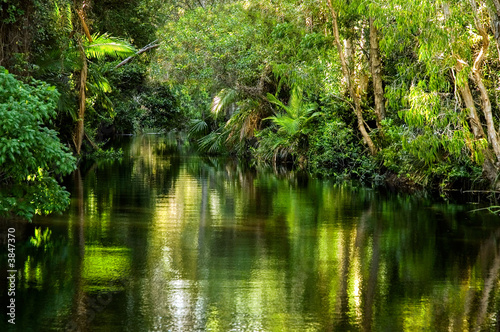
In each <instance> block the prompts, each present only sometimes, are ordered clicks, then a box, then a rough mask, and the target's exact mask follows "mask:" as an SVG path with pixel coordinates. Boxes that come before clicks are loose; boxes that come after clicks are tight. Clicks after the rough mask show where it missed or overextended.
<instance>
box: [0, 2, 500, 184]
mask: <svg viewBox="0 0 500 332" xmlns="http://www.w3.org/2000/svg"><path fill="white" fill-rule="evenodd" d="M499 17H500V5H498V3H497V1H484V0H460V1H455V2H453V3H450V2H447V1H441V0H439V1H425V2H423V3H421V2H420V1H413V0H412V1H406V0H405V1H401V0H387V1H382V2H371V3H368V2H364V1H359V0H353V1H343V0H315V1H306V2H304V1H298V0H281V1H279V2H276V1H256V0H245V1H243V0H242V1H223V0H214V1H198V0H185V1H176V0H168V1H159V0H133V1H128V2H123V1H116V0H108V1H102V2H98V1H90V0H85V1H83V0H82V1H79V0H78V1H70V0H50V1H38V0H31V1H11V2H8V3H7V2H1V3H0V20H1V22H2V25H1V28H0V34H1V40H2V46H1V49H0V50H1V53H0V65H4V66H5V67H6V68H8V69H9V70H10V71H11V72H14V73H16V74H18V75H20V77H22V78H23V79H26V80H28V78H29V77H34V78H37V79H39V80H43V81H46V82H48V83H49V84H51V85H54V86H56V88H57V90H58V91H59V93H60V97H59V100H58V103H57V110H58V112H57V117H56V119H55V124H54V128H55V129H57V130H58V131H59V133H60V136H61V139H62V140H63V141H64V142H66V143H67V144H68V145H70V146H72V148H73V150H74V152H75V154H77V155H79V156H83V157H84V156H85V155H86V154H88V153H93V154H94V155H95V151H96V150H99V149H100V148H101V147H102V146H103V144H105V142H106V141H107V140H109V139H111V138H112V137H113V135H115V134H117V133H127V134H131V133H134V132H141V131H147V130H154V131H156V132H158V131H165V132H166V131H170V130H185V131H187V132H188V133H189V137H190V138H191V140H192V142H193V143H194V145H195V146H196V147H197V148H198V149H199V151H201V152H202V153H208V154H233V155H237V156H239V157H241V158H249V159H251V160H253V161H254V162H256V163H261V164H266V165H274V166H276V165H277V164H280V163H287V164H290V165H293V167H297V168H302V169H307V170H308V171H310V172H311V173H314V174H317V175H319V176H335V177H338V178H339V179H342V180H345V179H349V178H353V179H359V180H362V181H363V182H364V183H366V184H372V185H379V184H383V183H384V181H390V182H391V183H392V184H394V185H397V186H402V185H404V186H409V187H412V188H413V187H421V188H439V189H440V190H441V191H442V192H443V193H444V192H445V191H446V190H447V189H451V188H456V189H463V188H470V187H475V188H480V189H488V188H490V189H491V188H492V189H498V187H499V186H500V184H499V182H498V181H497V180H498V179H497V178H498V176H497V175H498V173H499V165H500V142H499V135H498V127H499V118H498V115H499V111H500V104H499V103H498V100H500V99H499V91H500V90H499V89H498V82H499V80H500V76H499V75H498V72H499V69H500V61H499V59H500V53H499V52H500V51H499V49H500V46H499V45H500V44H499V40H500V37H499V36H500V31H499V30H498V29H499V27H500V18H499ZM28 21H31V22H35V24H30V25H27V24H26V22H28ZM11 41H12V42H11ZM128 56H130V58H128V59H126V60H124V58H126V57H128ZM121 61H123V62H121ZM120 62H121V63H120ZM2 121H4V120H2ZM103 155H105V154H103ZM4 157H5V158H7V157H8V156H7V155H5V156H4Z"/></svg>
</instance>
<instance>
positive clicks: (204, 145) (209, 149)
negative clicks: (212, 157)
mask: <svg viewBox="0 0 500 332" xmlns="http://www.w3.org/2000/svg"><path fill="white" fill-rule="evenodd" d="M225 140H226V139H225V135H223V133H222V132H221V130H220V129H219V130H216V131H212V132H211V133H210V134H208V135H206V136H203V137H202V138H200V139H199V140H198V147H199V149H200V151H203V152H206V153H209V154H219V153H222V152H224V150H225V147H224V141H225Z"/></svg>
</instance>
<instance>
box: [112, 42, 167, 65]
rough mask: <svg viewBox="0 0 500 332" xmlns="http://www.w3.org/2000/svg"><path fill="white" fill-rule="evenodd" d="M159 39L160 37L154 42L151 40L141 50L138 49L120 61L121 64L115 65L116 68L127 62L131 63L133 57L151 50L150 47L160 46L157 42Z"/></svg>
mask: <svg viewBox="0 0 500 332" xmlns="http://www.w3.org/2000/svg"><path fill="white" fill-rule="evenodd" d="M157 41H158V39H157V40H155V41H153V42H151V43H149V44H147V45H146V46H144V47H143V48H141V49H140V50H139V51H137V52H136V53H135V54H134V55H131V56H129V57H128V58H126V59H125V60H123V61H122V62H120V63H119V64H117V65H116V66H115V69H116V68H120V67H121V66H123V65H125V64H127V63H129V62H130V61H132V59H133V58H134V57H136V56H138V55H139V54H142V53H144V52H147V51H149V50H150V49H153V48H157V47H158V46H160V44H156V42H157Z"/></svg>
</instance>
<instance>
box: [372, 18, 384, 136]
mask: <svg viewBox="0 0 500 332" xmlns="http://www.w3.org/2000/svg"><path fill="white" fill-rule="evenodd" d="M370 69H371V72H372V79H373V94H374V95H375V115H376V117H377V128H378V129H380V130H382V125H381V122H382V120H383V119H384V118H385V100H384V87H383V85H382V61H381V60H380V50H379V46H378V31H377V27H376V26H375V24H374V19H373V17H370Z"/></svg>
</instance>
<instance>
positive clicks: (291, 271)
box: [0, 136, 500, 332]
mask: <svg viewBox="0 0 500 332" xmlns="http://www.w3.org/2000/svg"><path fill="white" fill-rule="evenodd" d="M123 147H124V152H125V157H124V158H123V160H122V161H121V162H115V163H113V164H101V165H94V166H92V167H90V168H88V169H87V170H85V171H77V172H76V173H75V174H74V175H73V177H72V179H71V181H69V183H68V189H69V190H70V191H71V192H72V204H71V207H70V209H69V210H68V211H67V213H65V214H64V215H62V216H55V217H44V218H36V219H35V221H34V223H33V224H31V225H16V224H11V225H7V227H16V238H17V243H16V268H17V269H18V272H17V275H16V277H17V279H16V296H15V299H16V320H15V322H16V325H15V326H12V325H10V324H7V322H6V320H7V318H9V317H8V316H6V313H7V308H6V305H7V301H8V300H9V297H8V296H7V289H6V288H7V281H6V280H7V279H6V278H7V270H8V267H7V262H6V260H7V254H6V252H7V251H6V250H5V248H6V247H7V245H6V244H5V239H2V246H3V249H2V251H1V255H2V256H1V258H2V260H1V261H0V262H1V264H0V277H1V280H0V287H1V288H0V290H1V295H0V296H1V298H2V301H3V302H2V303H3V305H2V307H3V308H4V309H2V311H1V315H2V319H1V320H0V324H1V325H0V331H6V330H13V331H131V332H132V331H134V332H135V331H370V330H372V331H476V330H479V331H498V330H499V326H500V323H499V321H500V218H499V217H496V216H494V215H492V214H489V213H486V212H485V213H482V212H481V213H479V212H478V213H470V212H468V211H470V210H472V209H475V208H477V205H446V204H433V203H432V202H431V201H427V200H425V199H416V198H411V197H409V196H403V195H394V196H390V197H387V195H381V194H377V193H376V192H374V191H371V190H361V189H358V190H355V189H349V188H347V187H342V186H334V185H332V184H331V183H329V182H326V181H320V180H315V179H307V178H301V177H298V176H295V175H294V174H291V173H288V174H285V175H280V176H278V175H274V174H273V173H271V172H259V171H250V170H245V169H243V168H241V167H240V166H238V165H236V164H234V163H230V162H222V161H221V160H218V159H213V160H209V159H203V158H200V157H197V156H185V155H184V156H183V155H180V154H178V153H175V151H176V146H175V144H174V145H172V144H171V143H169V141H168V140H166V139H164V138H161V137H157V136H144V137H137V138H133V139H131V140H130V141H126V142H125V143H124V145H123ZM7 227H4V225H3V224H2V229H1V232H2V238H4V237H5V236H6V234H7V231H6V228H7ZM35 227H38V229H40V230H41V234H40V233H39V234H38V235H37V234H36V233H35ZM47 229H49V230H50V234H49V233H48V232H47V231H46V230H47ZM30 240H31V242H30ZM6 326H7V328H6Z"/></svg>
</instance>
